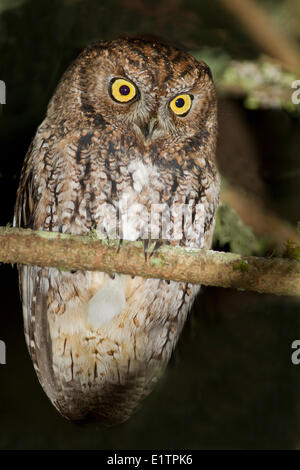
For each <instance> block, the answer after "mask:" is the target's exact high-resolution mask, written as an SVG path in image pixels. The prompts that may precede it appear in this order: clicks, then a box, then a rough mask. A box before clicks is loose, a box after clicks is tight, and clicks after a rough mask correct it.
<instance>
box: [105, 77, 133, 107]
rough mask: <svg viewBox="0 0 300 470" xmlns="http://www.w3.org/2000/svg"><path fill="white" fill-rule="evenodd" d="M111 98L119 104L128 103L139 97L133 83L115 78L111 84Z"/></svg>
mask: <svg viewBox="0 0 300 470" xmlns="http://www.w3.org/2000/svg"><path fill="white" fill-rule="evenodd" d="M110 90H111V96H112V98H113V99H114V100H116V101H118V102H119V103H128V101H131V100H133V98H135V97H136V95H137V89H136V87H135V86H134V85H133V83H131V82H129V81H128V80H125V79H124V78H115V79H114V80H113V81H112V83H111V89H110Z"/></svg>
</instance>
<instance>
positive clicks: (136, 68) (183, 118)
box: [14, 37, 219, 424]
mask: <svg viewBox="0 0 300 470" xmlns="http://www.w3.org/2000/svg"><path fill="white" fill-rule="evenodd" d="M216 107H217V103H216V91H215V85H214V82H213V79H212V75H211V72H210V69H209V67H208V66H207V65H206V64H205V63H204V62H201V61H197V60H196V59H195V58H193V57H192V56H191V55H189V54H188V53H187V52H185V51H184V50H181V49H180V48H176V47H173V46H170V45H168V44H166V43H164V42H163V41H161V40H159V39H153V38H150V39H149V38H140V37H122V38H118V39H114V40H110V41H99V42H96V43H93V44H91V45H89V46H88V47H87V48H85V49H84V50H83V52H82V53H81V54H80V55H79V57H78V58H77V59H76V60H75V61H74V62H73V63H72V64H71V66H70V67H69V68H68V69H67V71H66V72H65V74H64V75H63V77H62V79H61V81H60V83H59V84H58V86H57V89H56V91H55V93H54V95H53V97H52V99H51V100H50V102H49V105H48V108H47V114H46V117H45V119H44V121H43V122H42V123H41V125H40V126H39V128H38V129H37V132H36V135H35V137H34V139H33V141H32V143H31V146H30V148H29V150H28V153H27V155H26V158H25V162H24V165H23V169H22V173H21V178H20V184H19V188H18V192H17V200H16V205H15V214H14V225H15V226H16V227H24V228H31V229H33V230H44V231H55V232H61V233H70V234H85V235H86V234H90V233H91V232H92V233H95V232H96V233H97V234H98V235H99V237H106V239H107V240H108V242H109V240H110V239H112V238H117V239H118V240H119V245H120V246H119V249H122V240H123V239H129V240H142V241H143V243H144V247H145V256H146V258H147V257H149V256H151V253H152V252H151V253H150V252H149V246H153V244H154V245H155V247H158V246H160V245H161V244H162V243H167V244H171V245H175V246H176V245H177V246H183V247H186V248H187V249H194V248H209V247H210V246H211V242H212V235H213V230H214V224H215V211H216V208H217V205H218V198H219V176H218V171H217V168H216V164H215V150H216V134H217V118H216ZM153 208H154V209H153ZM179 213H181V215H182V217H181V218H180V217H179ZM155 221H156V222H155ZM166 221H168V223H167V222H166ZM175 222H176V223H175ZM178 228H182V230H181V232H180V230H178ZM175 229H176V230H175ZM162 231H164V234H163V235H164V236H162ZM175 231H176V233H177V232H180V233H179V235H180V236H178V233H177V235H176V236H173V237H172V233H174V232H175ZM150 242H151V243H150ZM152 242H153V243H152ZM155 247H154V249H156V248H155ZM151 250H152V248H151ZM66 255H67V254H66ZM145 262H147V261H145ZM18 269H19V281H20V292H21V298H22V306H23V317H24V330H25V337H26V342H27V346H28V349H29V353H30V356H31V358H32V361H33V365H34V368H35V370H36V373H37V376H38V379H39V381H40V383H41V385H42V387H43V389H44V391H45V392H46V394H47V395H48V397H49V399H50V400H51V402H52V403H53V405H54V406H55V407H56V408H57V409H58V410H59V412H60V413H61V414H62V415H63V416H64V417H66V418H68V419H70V420H73V421H81V420H90V419H97V420H101V421H103V422H105V423H111V424H114V423H120V422H123V421H125V420H126V419H128V417H130V415H131V414H132V413H133V411H134V410H135V409H136V407H137V406H138V405H139V403H140V402H141V400H142V399H143V398H144V397H145V396H147V395H148V394H149V392H150V391H151V390H152V389H153V387H154V385H155V383H156V382H157V380H158V379H159V377H160V376H161V374H162V372H163V371H164V369H165V367H166V365H167V363H168V361H169V359H170V356H171V354H172V351H173V349H174V347H175V345H176V342H177V340H178V337H179V335H180V332H181V330H182V328H183V325H184V322H185V320H186V317H187V314H188V311H189V309H190V307H191V305H192V304H193V301H194V299H195V296H196V295H197V293H198V291H199V289H200V286H196V285H192V284H189V283H183V282H174V281H166V280H160V279H145V278H141V277H138V276H134V275H132V276H130V275H120V274H118V273H115V274H114V275H109V274H106V273H103V272H91V271H70V272H64V271H61V270H59V269H54V268H45V267H37V266H23V265H22V266H19V267H18Z"/></svg>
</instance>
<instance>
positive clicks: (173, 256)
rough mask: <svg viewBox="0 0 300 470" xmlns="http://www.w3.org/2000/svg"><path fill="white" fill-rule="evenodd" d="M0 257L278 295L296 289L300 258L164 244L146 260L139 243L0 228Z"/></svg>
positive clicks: (299, 288)
mask: <svg viewBox="0 0 300 470" xmlns="http://www.w3.org/2000/svg"><path fill="white" fill-rule="evenodd" d="M0 261H1V262H3V263H18V264H27V265H37V266H49V267H56V268H58V269H60V270H62V271H69V270H83V271H86V270H88V271H104V272H107V273H111V274H112V273H115V272H118V273H122V274H130V275H136V276H142V277H146V278H158V279H166V280H173V281H178V282H179V281H181V282H190V283H192V284H204V285H208V286H219V287H231V288H238V289H244V290H251V291H256V292H262V293H263V292H264V293H270V294H278V295H299V294H300V263H299V262H298V261H297V260H294V259H292V260H291V259H283V258H262V257H261V258H260V257H255V256H248V257H247V256H241V255H238V254H234V253H222V252H217V251H212V250H190V249H189V250H188V249H185V248H182V247H178V246H169V245H163V246H162V247H161V248H160V249H159V250H157V251H156V252H155V253H154V254H152V256H150V257H149V256H148V259H147V260H145V253H144V246H143V242H130V241H125V240H124V241H123V242H122V244H121V246H120V242H119V240H110V241H109V242H107V240H95V237H90V236H89V235H86V236H83V235H81V236H79V235H69V234H61V233H57V232H40V231H32V230H28V229H17V228H9V227H0Z"/></svg>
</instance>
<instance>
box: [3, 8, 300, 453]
mask: <svg viewBox="0 0 300 470" xmlns="http://www.w3.org/2000/svg"><path fill="white" fill-rule="evenodd" d="M260 3H262V4H264V6H265V7H266V8H267V11H268V12H269V13H270V15H272V16H273V17H274V18H275V20H276V19H278V17H279V16H280V14H279V13H280V12H281V10H280V8H283V7H284V8H286V9H284V10H283V13H284V14H285V15H286V17H285V16H284V14H283V15H281V17H282V18H283V19H282V24H281V27H283V28H286V29H287V30H289V28H292V26H293V27H295V21H296V20H297V15H295V14H294V13H295V12H294V10H293V8H294V7H295V4H296V3H295V2H292V1H286V2H279V1H265V2H260ZM282 4H284V5H283V6H282ZM289 8H290V9H289ZM288 12H290V16H288ZM290 17H293V21H294V23H293V22H292V23H289V21H290V20H289V18H290ZM295 18H296V20H295ZM143 32H146V33H154V34H158V35H161V36H163V37H167V38H168V39H169V40H171V41H174V42H175V43H182V44H184V45H185V46H186V48H187V49H189V50H190V51H191V52H192V53H195V54H197V55H199V56H201V50H202V48H205V50H206V51H207V50H209V51H211V52H212V54H214V56H215V57H218V56H221V54H224V53H226V54H228V56H230V58H233V59H237V60H242V59H249V60H253V61H255V60H256V59H257V58H258V56H259V55H260V54H261V51H260V50H259V48H258V47H257V45H256V44H254V43H253V41H252V40H251V39H250V38H249V37H248V35H247V34H246V33H245V31H244V29H243V28H242V27H241V26H240V25H239V23H238V22H237V21H236V19H233V18H232V17H231V16H230V14H229V13H228V12H227V11H225V10H224V9H223V8H222V7H221V6H220V4H219V3H218V2H217V1H206V0H205V1H202V2H198V1H196V0H194V1H193V0H184V1H180V0H177V1H171V0H170V1H166V0H164V1H162V0H160V1H154V0H153V1H151V2H150V1H148V2H147V1H140V0H135V1H134V0H119V1H118V0H113V1H112V0H110V1H106V0H105V1H96V0H73V1H72V0H54V1H41V0H28V1H26V0H23V1H22V0H20V1H17V0H16V1H15V0H11V1H4V0H2V1H1V0H0V79H1V80H4V81H5V83H6V86H7V104H6V105H4V106H2V107H0V143H1V147H0V148H1V154H0V155H1V160H0V195H1V201H2V205H1V213H0V218H1V221H0V225H6V224H7V223H9V222H12V217H13V206H14V201H15V194H16V189H17V185H18V178H19V174H20V169H21V165H22V162H23V159H24V156H25V153H26V151H27V148H28V146H29V144H30V141H31V139H32V137H33V135H34V133H35V130H36V127H37V126H38V125H39V123H40V122H41V120H42V119H43V116H44V114H45V111H46V106H47V102H48V100H49V98H50V97H51V95H52V93H53V90H54V88H55V86H56V84H57V82H58V80H59V78H60V76H61V74H62V73H63V71H64V70H65V69H66V67H67V66H68V64H69V63H70V62H71V61H72V60H73V59H74V58H75V57H76V55H77V54H78V52H79V51H80V50H81V49H82V48H83V47H84V46H85V45H86V44H87V43H88V42H90V41H94V40H97V39H103V38H110V37H115V36H117V35H118V34H121V33H122V34H123V33H143ZM295 40H299V37H296V38H295ZM207 48H208V49H207ZM299 78H300V75H299ZM299 106H300V105H299ZM240 129H242V130H243V132H240ZM220 133H221V135H220V142H222V145H221V148H220V147H219V156H218V158H219V162H220V168H221V170H222V172H223V173H224V172H225V173H226V174H225V176H226V178H227V179H228V180H229V181H230V183H231V184H232V185H233V186H240V187H242V188H243V189H244V190H245V191H248V193H249V194H251V193H253V194H254V195H255V196H256V197H259V198H260V199H261V200H262V201H263V202H264V204H265V205H266V206H267V207H270V209H271V210H273V211H274V212H276V213H277V215H278V216H279V217H281V218H282V219H286V220H288V221H289V222H290V223H291V224H294V225H295V224H296V223H297V221H298V220H299V219H300V217H299V194H300V191H299V188H300V184H299V183H300V163H299V143H300V140H299V137H300V135H299V134H300V130H299V114H298V113H296V112H288V111H286V110H283V109H260V108H259V109H255V110H250V109H247V108H246V107H245V104H244V101H243V99H242V98H241V97H233V96H230V94H228V96H223V95H222V96H220ZM225 150H226V152H225ZM225 157H226V159H225ZM224 159H225V160H224ZM223 170H224V171H223ZM219 248H222V249H227V248H228V247H226V246H225V247H224V246H223V247H219ZM0 283H1V290H0V292H1V318H0V339H1V340H3V341H5V343H6V346H7V364H6V365H0V449H46V448H49V449H142V448H146V449H147V448H148V449H149V448H152V449H155V448H160V449H164V448H165V449H171V448H173V449H216V448H239V449H249V448H256V449H257V448H267V449H270V448H271V449H278V448H293V449H294V448H299V447H300V429H299V421H300V413H299V411H300V410H299V398H298V396H299V392H300V365H299V366H298V367H297V366H294V365H292V363H291V353H292V350H291V343H292V342H293V341H294V340H295V339H299V338H300V318H299V313H300V309H299V299H296V298H287V297H276V296H271V295H259V294H255V293H247V292H237V291H232V290H225V289H217V288H204V289H203V291H202V295H200V297H199V298H198V300H197V302H196V304H195V306H194V308H193V311H192V312H191V314H190V316H189V320H188V322H187V324H186V326H185V329H184V332H183V334H182V336H181V338H180V341H179V344H178V347H177V349H176V352H175V354H174V356H173V358H172V360H171V362H170V364H169V367H168V370H167V372H166V373H165V375H164V377H163V379H162V380H161V381H160V383H159V384H158V386H157V388H156V389H155V391H154V392H153V393H152V395H151V396H150V397H149V398H148V399H147V400H146V401H145V402H144V403H143V404H142V406H141V408H140V410H138V412H137V413H136V414H135V415H134V416H133V417H132V418H131V419H130V420H129V421H128V422H127V423H125V424H122V425H119V426H115V427H104V426H101V425H93V426H91V425H89V426H78V425H74V424H72V423H70V422H68V421H66V420H65V419H64V418H62V417H61V416H60V415H59V414H58V412H57V411H56V410H55V409H54V408H53V407H52V405H51V404H50V402H49V401H48V399H47V397H46V396H45V394H44V392H43V390H42V388H41V386H40V385H39V383H38V380H37V378H36V376H35V373H34V370H33V367H32V364H31V361H30V359H29V355H28V353H27V350H26V345H25V339H24V336H23V323H22V312H21V305H20V301H19V293H18V284H17V270H16V268H12V267H11V266H5V265H1V266H0Z"/></svg>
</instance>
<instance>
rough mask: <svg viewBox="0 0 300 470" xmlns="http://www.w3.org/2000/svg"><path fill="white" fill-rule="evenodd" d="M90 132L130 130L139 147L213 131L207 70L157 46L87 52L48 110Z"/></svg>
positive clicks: (136, 42) (132, 42)
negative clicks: (105, 128)
mask: <svg viewBox="0 0 300 470" xmlns="http://www.w3.org/2000/svg"><path fill="white" fill-rule="evenodd" d="M49 110H50V113H51V115H52V116H53V115H56V116H57V117H59V119H63V118H64V114H65V113H66V112H67V114H68V115H69V116H70V115H71V116H72V119H76V117H78V120H80V122H81V123H85V122H88V123H89V125H92V126H96V127H97V126H99V127H101V126H110V127H114V126H118V128H119V129H120V128H121V129H122V128H123V129H124V131H126V130H127V131H128V129H129V128H132V130H133V131H134V132H135V133H136V135H137V138H139V139H141V140H142V141H143V143H144V144H146V145H147V144H151V142H153V141H157V140H158V139H161V138H164V137H166V136H167V137H168V138H172V137H173V138H174V139H180V137H183V136H185V137H193V136H195V135H197V134H198V133H199V132H200V131H201V129H203V128H205V129H206V130H209V129H210V131H211V132H212V133H215V129H216V91H215V86H214V82H213V79H212V75H211V72H210V69H209V67H208V66H207V65H206V64H205V63H204V62H202V61H197V60H196V59H195V58H194V57H192V56H191V55H190V54H188V53H187V52H185V51H184V50H181V49H178V48H176V47H171V46H169V45H167V44H165V43H163V42H161V41H158V40H155V39H154V40H153V39H142V38H119V39H115V40H112V41H100V42H97V43H94V44H91V45H90V46H88V47H87V48H86V49H85V50H84V51H83V52H82V53H81V54H80V56H79V57H78V58H77V60H76V61H75V62H74V63H73V64H72V65H71V67H70V68H69V69H68V71H67V72H66V73H65V75H64V77H63V79H62V81H61V83H60V85H59V87H58V89H57V92H56V94H55V95H54V97H53V99H52V101H51V102H50V105H49Z"/></svg>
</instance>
